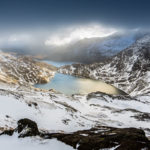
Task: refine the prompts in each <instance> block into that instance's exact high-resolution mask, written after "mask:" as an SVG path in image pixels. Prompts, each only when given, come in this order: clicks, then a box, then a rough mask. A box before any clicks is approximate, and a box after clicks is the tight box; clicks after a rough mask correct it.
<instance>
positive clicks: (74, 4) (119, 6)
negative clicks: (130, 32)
mask: <svg viewBox="0 0 150 150" xmlns="http://www.w3.org/2000/svg"><path fill="white" fill-rule="evenodd" d="M149 7H150V1H149V0H1V1H0V27H1V28H2V29H4V30H5V29H15V28H16V29H18V30H19V29H21V30H22V29H27V28H28V29H31V28H46V27H47V28H48V27H51V28H52V27H53V28H55V27H57V26H60V25H61V26H65V25H68V24H70V25H71V24H79V23H80V24H81V23H82V24H86V23H89V22H99V23H101V24H106V25H111V26H119V27H123V28H139V27H140V28H143V27H145V28H148V27H149V25H150V19H149V15H150V9H149Z"/></svg>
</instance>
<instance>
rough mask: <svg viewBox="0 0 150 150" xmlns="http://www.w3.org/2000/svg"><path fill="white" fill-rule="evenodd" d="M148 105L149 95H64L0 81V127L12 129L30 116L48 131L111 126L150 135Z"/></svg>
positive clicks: (149, 103) (59, 131)
mask: <svg viewBox="0 0 150 150" xmlns="http://www.w3.org/2000/svg"><path fill="white" fill-rule="evenodd" d="M149 107H150V101H149V97H148V96H138V97H128V96H108V95H105V94H101V93H91V94H88V95H74V96H72V97H67V96H65V95H63V94H57V93H53V92H50V91H44V90H40V89H34V88H31V89H30V88H29V87H22V86H21V87H16V86H14V87H11V88H8V86H7V85H5V84H3V85H2V84H1V89H0V110H1V113H0V120H1V121H0V130H1V132H2V131H4V130H6V129H7V130H8V129H14V128H16V127H17V121H18V120H19V119H22V118H29V119H31V120H34V121H36V122H37V124H38V127H39V129H40V130H41V131H48V132H50V133H63V132H65V133H66V132H73V131H78V130H84V129H90V128H91V127H95V126H111V127H119V128H120V127H121V128H125V127H136V128H142V129H144V130H145V132H146V134H147V136H150V132H149V127H150V110H149ZM13 138H14V137H13ZM1 139H2V140H3V139H5V138H1V137H0V141H1ZM6 139H7V138H6ZM16 140H17V139H16ZM34 140H35V139H34ZM36 142H37V141H36ZM39 143H40V142H39ZM48 145H49V144H48ZM31 146H32V145H31Z"/></svg>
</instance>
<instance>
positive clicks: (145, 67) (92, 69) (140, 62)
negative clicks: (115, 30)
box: [59, 35, 150, 95]
mask: <svg viewBox="0 0 150 150" xmlns="http://www.w3.org/2000/svg"><path fill="white" fill-rule="evenodd" d="M59 72H61V73H66V74H71V75H75V76H82V77H88V78H92V79H98V80H103V81H104V82H107V83H109V84H113V85H115V86H116V87H118V88H120V89H122V90H124V91H126V92H127V93H129V94H133V95H137V94H144V93H145V94H146V93H147V94H148V93H149V91H150V35H146V36H144V37H142V38H140V39H139V40H137V41H136V42H135V43H134V44H132V45H131V46H130V47H128V48H126V49H125V50H123V51H121V52H120V53H119V54H117V55H116V56H114V57H112V58H111V59H110V60H108V61H104V62H102V63H94V64H90V65H84V64H74V65H71V66H64V67H61V68H60V69H59Z"/></svg>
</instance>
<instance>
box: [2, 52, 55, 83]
mask: <svg viewBox="0 0 150 150" xmlns="http://www.w3.org/2000/svg"><path fill="white" fill-rule="evenodd" d="M56 70H57V68H56V67H53V66H51V65H48V64H46V63H42V62H37V61H35V60H33V59H32V58H31V57H24V56H17V55H15V54H9V53H4V52H0V81H1V82H7V83H13V84H24V85H25V84H31V85H33V84H36V83H47V82H49V80H50V78H52V77H53V76H54V73H55V71H56Z"/></svg>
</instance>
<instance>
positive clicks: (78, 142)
mask: <svg viewBox="0 0 150 150" xmlns="http://www.w3.org/2000/svg"><path fill="white" fill-rule="evenodd" d="M17 130H18V133H19V137H22V138H23V137H26V136H37V135H38V136H40V137H41V138H43V139H52V138H57V139H58V140H60V141H62V142H64V143H66V144H68V145H70V146H72V147H73V148H75V149H78V150H99V149H104V148H114V149H116V150H131V149H132V150H141V149H147V150H148V149H150V141H149V140H148V139H147V138H146V137H145V133H144V131H143V130H141V129H136V128H122V129H119V128H112V127H106V126H98V127H95V128H91V129H89V130H81V131H77V132H73V133H49V132H44V133H43V132H39V130H38V127H37V124H36V123H35V122H34V121H32V120H29V119H21V120H19V121H18V127H17ZM23 131H25V132H24V133H22V132H23ZM20 133H21V134H20ZM3 134H8V135H10V134H9V131H7V132H6V131H4V132H3Z"/></svg>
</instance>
